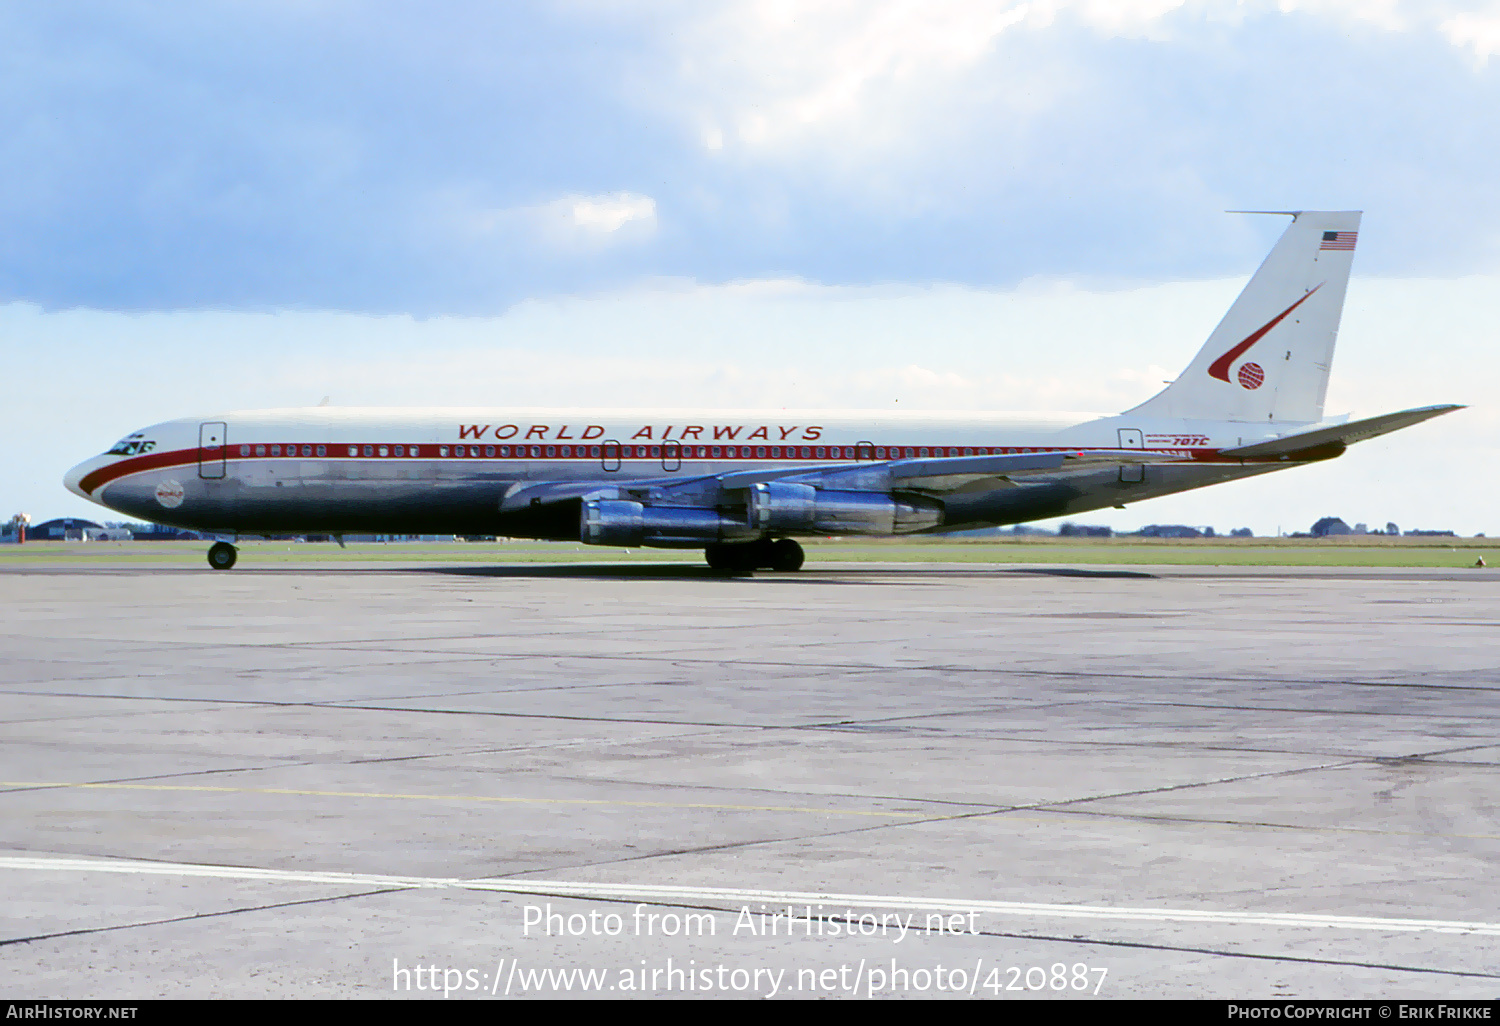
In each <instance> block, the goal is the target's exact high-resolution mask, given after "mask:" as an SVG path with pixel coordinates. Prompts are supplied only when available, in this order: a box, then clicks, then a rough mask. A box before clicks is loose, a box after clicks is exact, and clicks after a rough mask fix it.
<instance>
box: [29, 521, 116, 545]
mask: <svg viewBox="0 0 1500 1026" xmlns="http://www.w3.org/2000/svg"><path fill="white" fill-rule="evenodd" d="M91 531H92V532H94V537H99V536H102V535H103V534H104V528H103V527H102V526H101V525H99V524H96V523H94V522H93V521H92V520H82V519H80V518H78V517H60V518H58V519H57V520H48V521H45V522H43V523H40V524H32V525H31V526H30V527H28V528H26V539H27V540H28V541H88V540H89V538H90V536H89V532H91Z"/></svg>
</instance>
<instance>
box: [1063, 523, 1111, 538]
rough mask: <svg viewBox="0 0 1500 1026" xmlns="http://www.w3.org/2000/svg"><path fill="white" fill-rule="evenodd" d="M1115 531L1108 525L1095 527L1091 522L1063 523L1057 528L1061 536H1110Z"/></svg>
mask: <svg viewBox="0 0 1500 1026" xmlns="http://www.w3.org/2000/svg"><path fill="white" fill-rule="evenodd" d="M1114 533H1115V532H1114V531H1113V530H1111V529H1110V528H1108V527H1102V526H1100V527H1095V526H1091V525H1089V524H1063V525H1062V526H1061V527H1059V528H1058V529H1057V534H1058V537H1060V538H1109V537H1112V536H1113V535H1114Z"/></svg>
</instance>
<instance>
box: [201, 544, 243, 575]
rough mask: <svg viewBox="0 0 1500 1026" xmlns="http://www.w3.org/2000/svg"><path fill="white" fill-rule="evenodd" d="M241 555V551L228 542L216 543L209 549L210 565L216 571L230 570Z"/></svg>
mask: <svg viewBox="0 0 1500 1026" xmlns="http://www.w3.org/2000/svg"><path fill="white" fill-rule="evenodd" d="M239 554H240V550H239V549H237V548H235V547H234V546H233V545H231V544H229V543H228V542H214V543H213V544H212V545H211V546H209V549H208V565H209V566H211V567H213V568H214V569H215V570H228V569H229V568H230V567H232V566H234V561H235V560H236V559H237V558H239Z"/></svg>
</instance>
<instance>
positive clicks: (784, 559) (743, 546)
mask: <svg viewBox="0 0 1500 1026" xmlns="http://www.w3.org/2000/svg"><path fill="white" fill-rule="evenodd" d="M704 555H705V556H707V557H708V565H709V566H710V567H711V568H712V569H714V570H722V571H725V572H727V573H748V572H750V571H751V570H762V569H765V570H784V571H791V570H801V569H802V561H803V559H804V558H805V557H804V555H803V552H802V546H801V545H798V544H797V543H796V542H795V541H793V540H792V539H790V538H777V539H776V540H775V541H772V540H771V539H769V538H763V539H761V540H760V541H753V542H740V543H738V544H731V543H729V542H717V543H715V544H713V545H710V546H709V547H708V548H707V549H706V550H705V552H704Z"/></svg>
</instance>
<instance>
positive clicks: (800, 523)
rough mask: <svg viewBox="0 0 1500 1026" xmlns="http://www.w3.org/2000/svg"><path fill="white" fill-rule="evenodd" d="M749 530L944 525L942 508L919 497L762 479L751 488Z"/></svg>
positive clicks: (903, 530)
mask: <svg viewBox="0 0 1500 1026" xmlns="http://www.w3.org/2000/svg"><path fill="white" fill-rule="evenodd" d="M749 514H750V515H749V524H750V527H751V528H753V529H754V530H757V531H799V532H804V533H808V534H909V533H911V532H912V531H921V530H924V529H926V528H930V527H937V526H938V525H940V524H941V523H942V522H943V507H942V506H941V505H939V504H938V503H936V502H933V501H931V500H928V499H923V498H921V497H919V496H903V497H900V498H897V497H896V496H893V495H890V494H888V493H886V492H842V491H833V490H826V489H821V488H814V487H813V486H812V485H805V484H791V483H788V482H785V481H767V482H764V483H761V484H755V485H751V487H750V511H749Z"/></svg>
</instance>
